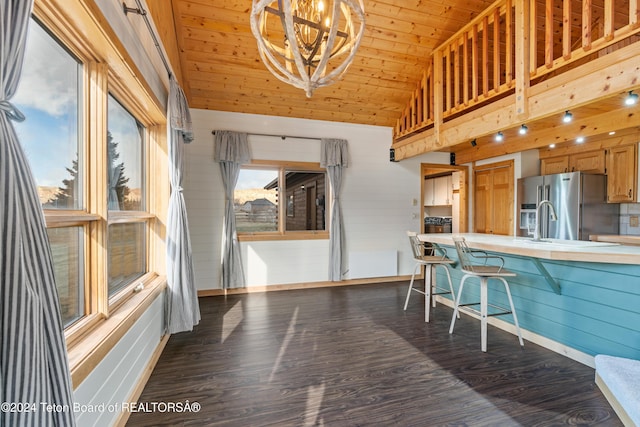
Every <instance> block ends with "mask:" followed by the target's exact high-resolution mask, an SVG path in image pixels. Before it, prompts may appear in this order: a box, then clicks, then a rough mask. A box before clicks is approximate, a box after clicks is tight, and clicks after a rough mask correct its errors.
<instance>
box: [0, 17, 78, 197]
mask: <svg viewBox="0 0 640 427" xmlns="http://www.w3.org/2000/svg"><path fill="white" fill-rule="evenodd" d="M78 71H79V70H78V66H77V62H76V61H75V60H74V58H73V57H71V56H70V55H69V54H68V53H67V52H66V51H64V50H63V49H62V48H61V47H60V46H59V45H58V44H57V43H56V42H55V41H53V39H51V37H50V36H48V35H47V34H46V33H45V32H44V31H43V30H42V28H41V27H40V26H39V25H37V24H36V23H35V22H34V21H33V20H32V21H31V22H30V25H29V34H28V36H27V51H26V54H25V62H24V65H23V68H22V75H21V77H20V82H19V86H18V91H17V92H16V94H15V95H14V97H13V98H12V100H11V101H12V102H13V103H14V104H15V105H16V107H18V109H19V110H20V111H22V113H23V114H24V115H25V116H26V120H25V121H24V122H22V123H16V122H14V125H15V128H16V131H17V132H18V137H19V138H20V142H21V144H22V146H23V149H24V151H25V153H26V155H27V157H28V159H29V163H30V164H31V169H32V171H33V173H34V175H35V177H36V181H37V183H38V185H39V186H62V180H63V179H67V178H69V176H70V175H69V173H68V172H67V170H66V168H67V167H71V166H72V162H73V161H74V160H75V159H76V152H77V150H78V148H77V140H78V138H77V134H78V129H77V127H78V125H77V107H76V105H77V102H78V88H77V79H78Z"/></svg>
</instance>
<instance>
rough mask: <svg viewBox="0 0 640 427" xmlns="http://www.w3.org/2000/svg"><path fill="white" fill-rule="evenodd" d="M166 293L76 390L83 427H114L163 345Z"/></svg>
mask: <svg viewBox="0 0 640 427" xmlns="http://www.w3.org/2000/svg"><path fill="white" fill-rule="evenodd" d="M162 325H164V292H163V293H161V294H160V295H159V296H158V297H157V298H156V299H155V301H154V302H153V303H152V304H151V305H150V306H149V308H148V309H147V310H146V311H145V312H144V314H143V315H142V316H141V317H140V318H139V319H138V320H137V321H136V323H134V324H133V326H132V327H131V328H130V329H129V331H128V332H127V333H126V334H125V335H124V336H123V337H122V339H120V341H118V343H117V344H116V345H115V346H114V347H113V348H112V349H111V351H109V353H108V354H107V355H106V357H105V358H104V359H102V361H101V362H100V363H99V364H98V366H96V368H95V369H94V370H93V371H91V373H90V374H89V375H88V376H87V378H85V380H84V381H83V382H82V383H81V384H80V385H79V386H78V387H76V389H75V390H74V393H73V394H74V396H73V399H74V404H75V405H77V406H78V408H79V409H81V411H80V412H75V416H76V421H77V424H78V425H79V426H112V425H114V424H115V422H116V421H117V419H118V417H119V416H120V409H121V408H122V403H123V402H128V401H129V398H130V396H131V393H132V392H133V389H134V387H135V386H136V384H137V383H138V381H139V380H140V377H141V376H142V373H143V372H144V370H145V368H146V367H147V365H148V364H149V362H150V361H151V357H152V356H153V353H154V351H155V349H156V347H157V346H158V344H159V343H160V340H161V338H162V335H163V327H162Z"/></svg>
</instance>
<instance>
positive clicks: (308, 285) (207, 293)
mask: <svg viewBox="0 0 640 427" xmlns="http://www.w3.org/2000/svg"><path fill="white" fill-rule="evenodd" d="M410 279H411V276H409V275H407V276H392V277H373V278H367V279H353V280H342V281H340V282H328V281H327V282H304V283H289V284H286V285H265V286H250V287H247V288H234V289H203V290H199V291H198V297H215V296H220V295H238V294H250V293H254V292H271V291H290V290H294V289H313V288H329V287H335V286H353V285H369V284H372V283H388V282H401V281H404V280H410Z"/></svg>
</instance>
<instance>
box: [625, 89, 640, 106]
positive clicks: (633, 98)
mask: <svg viewBox="0 0 640 427" xmlns="http://www.w3.org/2000/svg"><path fill="white" fill-rule="evenodd" d="M637 103H638V94H637V93H633V91H632V90H630V91H629V94H628V95H627V97H626V98H625V99H624V105H636V104H637Z"/></svg>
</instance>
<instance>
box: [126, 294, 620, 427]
mask: <svg viewBox="0 0 640 427" xmlns="http://www.w3.org/2000/svg"><path fill="white" fill-rule="evenodd" d="M407 285H408V283H407V282H398V283H387V284H376V285H360V286H346V287H336V288H324V289H309V290H299V291H283V292H270V293H261V294H248V295H239V296H228V297H209V298H201V299H200V307H201V311H202V321H201V323H200V325H199V326H198V327H197V328H196V329H195V330H194V331H193V332H190V333H181V334H177V335H174V336H172V337H171V338H170V340H169V342H168V344H167V347H166V349H165V350H164V352H163V354H162V356H161V357H160V360H159V362H158V364H157V366H156V368H155V370H154V372H153V374H152V375H151V378H150V379H149V382H148V384H147V386H146V388H145V389H144V391H143V393H142V395H141V397H140V400H139V401H140V402H146V403H151V402H182V403H184V402H185V401H187V400H188V401H189V403H190V404H192V403H193V402H197V403H198V404H199V405H200V406H201V409H200V410H199V412H197V413H168V412H159V411H156V412H150V413H140V412H137V413H132V414H131V417H130V418H129V421H128V424H127V425H128V426H131V427H133V426H161V425H166V426H169V425H171V426H175V425H185V426H186V425H188V426H203V425H207V426H370V425H375V426H527V427H531V426H562V425H571V426H620V425H622V424H621V422H620V421H619V419H618V418H617V417H616V415H615V413H614V412H613V410H612V409H611V407H610V406H609V404H608V403H607V401H606V399H605V398H604V396H603V395H602V393H601V392H600V390H599V389H598V388H597V386H596V385H595V383H594V370H593V369H591V368H589V367H587V366H584V365H582V364H580V363H578V362H575V361H573V360H571V359H568V358H566V357H563V356H561V355H558V354H556V353H554V352H551V351H549V350H546V349H544V348H542V347H540V346H537V345H535V344H532V343H531V342H528V341H525V346H524V348H521V347H520V346H519V345H518V340H517V338H516V337H515V336H514V335H511V334H508V333H506V332H503V331H501V330H499V329H496V328H495V327H491V326H489V332H488V335H489V340H488V352H487V353H482V352H481V351H480V324H479V321H478V320H475V319H472V318H470V317H468V316H465V315H463V316H462V319H461V320H459V321H458V322H457V323H456V330H455V333H454V334H453V335H449V332H448V328H449V322H450V320H451V314H452V310H451V309H450V308H449V307H446V306H443V305H438V306H437V307H436V309H435V310H432V320H431V322H430V323H425V322H424V321H423V316H424V311H423V310H424V302H423V298H422V296H421V295H418V294H414V295H413V296H412V299H411V301H410V303H409V308H408V309H407V311H406V312H405V311H403V310H402V305H403V303H404V297H405V292H406V287H407Z"/></svg>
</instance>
